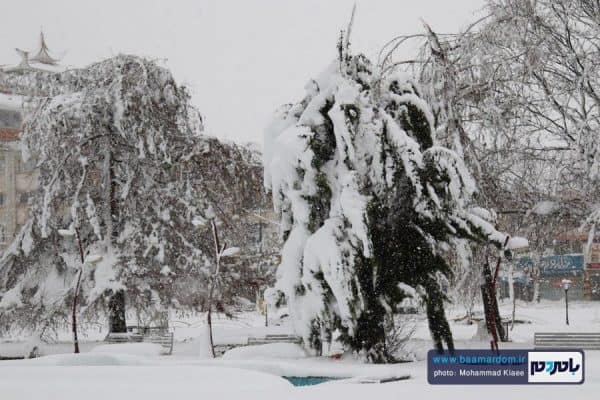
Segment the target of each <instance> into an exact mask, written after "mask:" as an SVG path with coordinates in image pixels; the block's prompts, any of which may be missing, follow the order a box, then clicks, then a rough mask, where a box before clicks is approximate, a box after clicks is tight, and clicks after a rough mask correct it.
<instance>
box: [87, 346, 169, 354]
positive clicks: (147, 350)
mask: <svg viewBox="0 0 600 400" xmlns="http://www.w3.org/2000/svg"><path fill="white" fill-rule="evenodd" d="M162 351H163V347H162V346H161V345H159V344H154V343H116V344H103V345H100V346H96V347H94V348H93V349H92V351H91V352H92V353H102V354H127V355H132V356H145V357H154V356H159V355H160V354H161V352H162Z"/></svg>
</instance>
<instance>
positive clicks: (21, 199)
mask: <svg viewBox="0 0 600 400" xmlns="http://www.w3.org/2000/svg"><path fill="white" fill-rule="evenodd" d="M29 197H30V193H29V192H23V193H19V204H25V205H26V204H27V202H28V201H29Z"/></svg>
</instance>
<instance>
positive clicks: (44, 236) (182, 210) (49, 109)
mask: <svg viewBox="0 0 600 400" xmlns="http://www.w3.org/2000/svg"><path fill="white" fill-rule="evenodd" d="M4 79H5V81H4V82H3V84H4V86H7V87H10V88H12V89H13V90H14V91H15V92H17V93H21V94H25V95H27V96H29V98H30V100H31V102H32V109H33V110H34V111H33V112H32V113H31V114H30V115H28V116H27V119H26V122H25V125H24V128H23V138H22V144H23V153H24V155H25V156H27V157H29V158H31V159H33V160H34V161H35V162H36V164H37V168H38V170H39V173H40V176H39V185H40V190H39V192H38V193H37V194H36V197H35V198H33V199H32V201H31V204H32V217H31V220H30V221H29V222H28V223H27V224H26V225H25V226H24V228H23V229H22V231H21V232H20V234H19V235H18V237H17V238H16V240H15V241H14V242H13V244H12V245H11V246H10V247H9V249H7V251H5V252H4V254H3V257H2V259H1V260H0V296H1V300H0V310H1V311H0V316H1V317H2V318H1V319H2V322H3V324H4V325H12V324H21V325H26V324H30V325H33V326H35V325H39V323H40V321H52V322H55V321H56V320H57V318H58V319H59V320H60V317H61V316H64V315H65V309H66V308H65V306H66V305H68V304H70V300H71V296H72V292H73V288H72V284H71V283H72V282H73V276H74V273H75V271H76V270H77V269H78V268H79V261H78V260H79V258H78V248H77V245H76V243H74V242H73V240H72V239H67V238H63V237H62V236H60V235H59V234H58V230H59V229H69V228H77V229H78V231H79V232H80V235H81V240H82V243H83V247H84V248H85V249H87V250H86V251H88V252H90V253H94V254H100V255H102V256H103V260H102V261H101V262H99V263H98V264H96V265H95V267H93V268H89V269H87V270H86V271H84V274H85V276H84V279H83V285H82V290H81V303H82V305H83V310H84V311H87V315H88V316H95V315H97V312H98V311H101V310H103V309H105V308H106V307H108V308H111V309H113V310H112V311H113V314H114V313H115V312H117V314H120V317H121V320H122V317H123V314H124V308H125V305H124V304H123V299H124V298H125V297H126V298H127V307H131V308H133V309H137V310H141V311H143V312H152V311H153V310H156V309H161V308H162V309H164V308H166V307H174V308H178V309H183V308H189V309H201V308H202V306H203V305H204V302H205V299H206V292H207V288H208V276H209V274H210V273H211V272H210V271H211V270H212V269H213V268H211V266H212V265H213V264H214V260H213V257H212V255H211V254H212V251H211V250H212V247H211V244H210V243H211V241H210V238H211V233H210V226H208V225H207V226H204V227H202V226H201V227H194V226H193V225H192V220H193V219H194V218H202V217H203V215H204V213H205V210H207V209H208V206H209V205H213V207H214V209H215V212H216V216H215V218H216V220H217V222H218V223H219V224H222V225H223V232H224V235H225V236H226V237H227V238H229V237H231V236H235V238H232V240H234V241H235V242H236V244H238V245H239V246H240V247H242V251H244V250H252V249H247V247H245V246H244V245H245V244H247V243H248V241H247V237H244V236H247V235H246V232H243V231H242V229H241V228H243V227H245V226H246V225H247V224H245V223H239V222H236V223H235V224H234V223H233V221H230V219H234V218H236V217H239V216H240V215H241V216H243V215H244V213H250V212H252V211H253V208H256V207H260V206H261V202H262V201H263V200H262V199H263V196H262V194H261V190H260V185H259V184H258V183H259V182H260V178H259V177H260V173H259V171H258V168H259V167H258V166H256V167H255V166H254V163H253V162H252V160H249V158H251V157H252V156H253V155H252V154H251V152H250V151H249V150H243V149H241V148H238V147H237V146H235V145H229V144H223V143H220V142H219V141H217V140H216V139H214V138H210V137H206V136H203V135H202V120H201V117H200V115H199V114H198V112H197V111H196V110H195V109H194V108H193V107H192V106H191V105H190V104H189V99H190V98H189V95H188V94H187V92H186V90H185V88H183V87H181V86H178V85H177V84H176V83H175V81H174V80H173V77H172V76H171V74H170V72H169V71H168V70H167V69H165V68H162V67H159V66H157V65H156V64H154V63H153V62H150V61H147V60H144V59H141V58H138V57H134V56H118V57H115V58H112V59H109V60H106V61H103V62H100V63H97V64H94V65H92V66H90V67H88V68H85V69H80V70H71V71H66V72H64V73H60V74H54V73H48V72H41V71H32V72H28V73H24V74H19V75H14V74H13V75H9V74H7V75H6V77H5V78H4ZM240 177H245V179H240ZM230 267H231V268H230V269H231V271H232V273H231V274H225V277H224V278H223V279H224V280H227V279H229V280H231V281H235V280H237V279H239V276H238V275H236V274H234V273H233V270H234V267H235V265H234V266H230ZM223 287H226V288H229V289H227V290H229V291H228V292H223V293H218V294H216V295H215V302H217V303H219V302H222V303H227V302H231V301H234V300H235V299H234V298H235V295H236V293H235V289H236V287H234V285H224V286H223ZM115 295H116V296H115ZM124 295H126V296H124ZM109 298H112V301H108V299H109ZM117 317H118V316H117ZM115 321H116V322H118V318H117V319H116V320H115V319H114V318H113V323H114V322H115ZM118 325H119V326H120V329H123V325H124V323H121V324H118Z"/></svg>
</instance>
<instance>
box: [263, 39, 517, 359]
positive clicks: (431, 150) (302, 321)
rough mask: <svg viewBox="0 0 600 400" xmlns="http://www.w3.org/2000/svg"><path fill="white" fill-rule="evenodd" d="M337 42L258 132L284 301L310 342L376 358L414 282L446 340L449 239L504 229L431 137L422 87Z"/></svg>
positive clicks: (496, 238) (493, 234)
mask: <svg viewBox="0 0 600 400" xmlns="http://www.w3.org/2000/svg"><path fill="white" fill-rule="evenodd" d="M340 50H341V51H340V60H338V61H337V62H334V63H332V64H331V65H330V66H329V68H327V69H326V70H325V71H324V72H323V73H322V74H321V75H320V76H319V77H318V78H317V79H315V80H313V81H311V82H310V83H309V84H308V85H307V87H306V96H305V97H304V98H303V99H302V100H301V101H300V102H298V103H294V104H289V105H286V106H284V107H283V108H281V109H280V110H279V111H278V112H277V115H276V116H275V118H274V120H273V122H272V123H271V124H270V126H269V127H268V128H267V130H266V133H265V153H264V165H265V186H266V188H267V189H268V190H270V191H271V192H272V195H273V203H274V207H275V209H276V211H277V212H278V213H279V215H280V217H281V230H282V231H281V233H282V237H283V239H284V241H285V244H284V246H283V249H282V259H281V264H280V266H279V269H278V272H277V284H276V288H277V289H278V290H279V291H280V293H281V299H280V300H281V301H280V303H281V302H283V301H285V302H287V305H288V307H289V310H290V314H291V316H292V319H293V321H294V327H295V330H296V332H297V333H298V334H300V335H301V336H302V337H303V339H304V343H305V345H306V346H307V347H309V348H312V349H313V350H314V351H315V352H317V353H319V352H320V351H321V349H322V346H323V344H324V343H325V342H331V341H332V338H333V337H339V340H340V341H341V342H342V343H343V344H344V345H345V346H346V348H347V349H351V350H353V351H356V352H359V353H361V354H363V355H364V356H365V357H366V358H367V359H368V360H370V361H372V362H383V361H386V360H388V359H389V354H388V352H387V351H386V348H385V318H386V317H388V316H392V314H394V313H395V312H396V308H397V306H398V305H399V304H400V302H401V301H402V300H403V299H404V298H405V297H406V296H408V295H409V294H410V293H409V292H413V291H414V292H415V293H417V294H418V295H420V296H421V297H422V298H423V300H424V302H425V305H426V310H427V314H428V317H429V326H430V330H431V334H432V337H433V339H434V342H435V344H436V346H437V347H438V348H440V349H441V348H443V343H444V342H445V343H446V345H447V346H448V347H449V348H452V347H453V343H452V336H451V332H450V329H449V326H448V322H447V320H446V317H445V314H444V304H443V303H444V300H445V294H444V290H443V288H442V287H441V286H440V279H439V278H440V277H444V276H446V277H448V276H450V275H451V273H452V268H451V266H450V265H449V263H448V262H447V259H446V258H445V257H444V254H445V253H446V252H447V251H448V250H449V246H450V243H451V241H452V239H453V238H456V237H460V238H467V239H471V240H477V241H481V242H492V243H494V244H496V245H497V246H498V247H502V246H503V244H504V243H505V240H506V235H504V234H502V233H500V232H498V231H496V230H495V228H494V227H493V225H492V224H491V223H489V222H488V221H486V220H485V219H484V218H482V217H481V216H480V213H472V212H470V208H469V207H470V205H471V200H472V198H473V195H474V194H475V192H476V187H475V183H474V181H473V178H472V177H471V175H470V174H469V172H468V171H467V170H466V168H465V166H464V164H463V160H462V159H461V158H460V157H459V156H457V155H456V153H455V152H453V151H451V150H449V149H448V148H446V147H442V146H440V145H438V144H437V142H436V138H435V135H434V132H435V129H436V121H435V119H434V117H433V115H432V113H431V110H430V108H429V106H428V105H427V103H426V102H425V101H424V100H423V98H422V96H421V93H420V90H419V87H418V85H417V84H416V83H415V82H414V81H413V80H412V79H410V78H409V77H407V76H403V75H400V74H395V73H390V74H386V75H385V76H383V77H382V76H380V75H379V74H378V73H377V74H376V73H374V72H373V69H372V65H371V63H370V62H369V60H368V59H366V58H365V57H364V56H362V55H358V56H352V55H349V54H348V52H347V48H346V49H345V48H343V46H340Z"/></svg>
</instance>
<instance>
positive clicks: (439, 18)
mask: <svg viewBox="0 0 600 400" xmlns="http://www.w3.org/2000/svg"><path fill="white" fill-rule="evenodd" d="M0 1H1V2H2V6H1V12H2V18H0V21H1V23H0V65H1V64H10V63H16V62H17V61H18V57H17V55H16V53H15V51H14V48H15V47H19V48H22V49H25V50H32V51H33V50H35V49H36V48H37V41H38V35H39V31H40V27H43V30H44V32H45V34H46V39H47V43H48V46H49V47H50V50H51V51H52V52H53V53H54V54H55V55H59V56H61V57H62V58H63V63H64V64H67V65H70V66H85V65H87V64H89V63H92V62H95V61H98V60H101V59H103V58H107V57H110V56H112V55H116V54H119V53H128V54H136V55H141V56H147V57H150V58H160V59H166V60H167V66H168V67H169V68H170V69H171V70H172V71H173V73H174V75H175V78H176V79H177V80H178V81H179V82H180V83H182V84H185V85H186V86H188V87H189V88H190V91H191V93H192V97H193V102H194V103H195V104H196V105H197V106H198V108H199V109H200V112H201V113H202V115H203V116H204V117H205V121H206V128H207V132H208V133H210V134H212V135H215V136H218V137H221V138H227V139H231V140H235V141H238V142H247V141H255V142H259V143H260V142H261V141H262V133H263V127H264V126H265V124H266V122H267V121H268V119H269V118H270V116H271V114H272V113H273V111H274V110H275V109H276V108H277V107H278V106H279V105H281V104H284V103H287V102H291V101H296V100H299V99H300V97H301V96H302V94H303V87H304V85H305V83H306V82H307V81H308V80H309V79H310V78H311V77H313V76H315V75H317V74H318V73H319V72H320V71H321V70H322V69H324V68H325V67H326V66H327V65H328V63H329V62H330V61H331V60H333V59H334V57H335V54H336V41H337V38H338V35H339V31H340V30H341V29H343V28H345V26H346V24H347V22H348V19H349V16H350V13H351V10H352V5H353V4H354V3H355V1H354V0H170V1H166V0H163V1H159V0H102V1H93V2H92V1H81V0H52V1H47V0H38V1H34V0H18V1H8V0H0ZM356 3H357V13H356V19H355V25H354V30H353V33H352V38H351V39H352V40H351V42H352V49H353V51H354V52H356V53H358V52H363V53H365V54H367V55H368V56H370V57H373V56H374V55H376V54H377V52H378V50H379V49H380V47H381V46H382V45H383V44H384V43H385V42H386V41H387V40H389V39H390V38H392V37H394V36H395V35H398V34H407V33H415V32H422V25H421V22H420V19H421V18H423V19H424V20H425V21H427V22H428V23H429V24H430V25H431V26H432V27H433V29H434V30H436V31H438V32H454V31H457V30H458V29H460V28H462V27H464V26H465V25H466V24H468V23H469V22H470V21H472V20H473V19H474V16H475V15H476V14H478V12H479V11H480V10H481V8H482V7H483V5H484V0H362V1H361V0H357V1H356Z"/></svg>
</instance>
